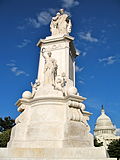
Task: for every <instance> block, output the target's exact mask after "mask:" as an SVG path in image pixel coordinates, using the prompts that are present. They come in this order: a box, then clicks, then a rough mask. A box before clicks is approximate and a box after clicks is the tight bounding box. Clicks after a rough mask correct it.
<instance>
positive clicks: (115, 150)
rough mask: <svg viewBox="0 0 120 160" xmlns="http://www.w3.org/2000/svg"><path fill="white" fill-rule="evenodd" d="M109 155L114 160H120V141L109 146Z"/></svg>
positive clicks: (114, 141)
mask: <svg viewBox="0 0 120 160" xmlns="http://www.w3.org/2000/svg"><path fill="white" fill-rule="evenodd" d="M108 153H109V155H110V157H112V158H117V159H119V158H120V139H118V140H113V141H112V142H111V143H110V144H109V145H108Z"/></svg>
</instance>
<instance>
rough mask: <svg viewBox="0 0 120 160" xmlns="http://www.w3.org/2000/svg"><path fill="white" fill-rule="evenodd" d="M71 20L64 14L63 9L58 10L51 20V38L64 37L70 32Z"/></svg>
mask: <svg viewBox="0 0 120 160" xmlns="http://www.w3.org/2000/svg"><path fill="white" fill-rule="evenodd" d="M71 27H72V24H71V20H70V18H69V15H68V14H66V13H65V12H64V9H60V10H59V12H58V13H57V14H56V16H55V17H53V18H52V20H51V24H50V31H51V33H52V36H55V35H60V34H61V35H64V34H69V33H70V32H71Z"/></svg>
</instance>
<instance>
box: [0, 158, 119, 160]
mask: <svg viewBox="0 0 120 160" xmlns="http://www.w3.org/2000/svg"><path fill="white" fill-rule="evenodd" d="M0 160H117V159H116V158H100V159H89V158H88V159H83V158H82V159H79V158H78V159H61V158H60V159H59V158H57V159H56V158H55V159H53V158H52V159H48V158H0Z"/></svg>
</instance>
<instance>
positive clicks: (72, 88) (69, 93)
mask: <svg viewBox="0 0 120 160" xmlns="http://www.w3.org/2000/svg"><path fill="white" fill-rule="evenodd" d="M77 92H78V91H77V88H75V87H70V88H69V89H68V95H77Z"/></svg>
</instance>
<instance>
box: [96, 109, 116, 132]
mask: <svg viewBox="0 0 120 160" xmlns="http://www.w3.org/2000/svg"><path fill="white" fill-rule="evenodd" d="M94 131H95V133H97V132H98V133H100V132H99V131H103V133H104V134H114V131H115V127H114V126H113V124H112V121H111V119H110V118H109V117H108V116H107V115H106V114H105V111H104V109H103V108H102V110H101V115H100V116H99V117H98V118H97V121H96V125H95V129H94Z"/></svg>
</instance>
